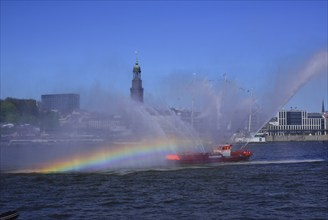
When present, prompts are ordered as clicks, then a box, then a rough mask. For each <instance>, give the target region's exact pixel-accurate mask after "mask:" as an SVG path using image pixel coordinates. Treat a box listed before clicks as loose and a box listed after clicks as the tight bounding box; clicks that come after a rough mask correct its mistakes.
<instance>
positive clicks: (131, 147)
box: [29, 140, 185, 173]
mask: <svg viewBox="0 0 328 220" xmlns="http://www.w3.org/2000/svg"><path fill="white" fill-rule="evenodd" d="M179 144H182V143H181V141H177V140H157V141H141V142H138V143H116V144H113V145H110V146H106V145H105V146H101V147H100V148H99V147H98V148H96V149H93V150H90V151H89V152H87V153H84V154H77V155H72V156H68V157H66V158H60V159H57V160H54V161H50V162H47V163H46V164H43V165H42V166H41V167H39V168H36V169H32V170H29V172H36V173H58V172H80V171H81V172H83V171H99V170H111V169H117V168H132V167H151V166H155V165H161V164H163V163H165V156H166V155H167V154H168V153H172V152H173V151H175V149H176V148H177V146H179ZM184 144H185V143H184ZM91 149H92V148H91Z"/></svg>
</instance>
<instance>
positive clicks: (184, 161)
mask: <svg viewBox="0 0 328 220" xmlns="http://www.w3.org/2000/svg"><path fill="white" fill-rule="evenodd" d="M252 155H253V153H252V152H251V151H249V150H245V149H243V147H241V148H240V149H238V150H236V151H232V145H228V144H226V145H218V146H216V147H215V148H214V150H213V151H212V152H203V153H199V152H188V153H178V154H169V155H167V156H166V159H167V160H168V161H170V162H173V163H175V164H178V165H193V164H211V163H225V162H241V161H247V160H249V158H250V157H251V156H252Z"/></svg>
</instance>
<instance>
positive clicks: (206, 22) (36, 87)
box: [1, 0, 328, 112]
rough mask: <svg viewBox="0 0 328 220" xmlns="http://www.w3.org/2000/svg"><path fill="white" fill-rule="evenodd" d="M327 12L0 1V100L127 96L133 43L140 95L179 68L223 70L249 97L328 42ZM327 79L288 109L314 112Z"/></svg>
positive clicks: (315, 7)
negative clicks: (90, 92) (90, 94)
mask: <svg viewBox="0 0 328 220" xmlns="http://www.w3.org/2000/svg"><path fill="white" fill-rule="evenodd" d="M327 20H328V16H327V1H272V2H271V1H264V2H261V1H232V2H228V1H227V2H225V1H167V2H166V1H159V2H157V1H156V2H155V1H3V0H2V1H1V98H6V97H17V98H34V99H37V100H40V96H41V94H48V93H82V94H84V93H85V91H88V90H90V89H91V90H92V89H94V88H98V89H99V88H100V90H101V91H106V92H109V93H120V94H122V95H124V96H129V89H130V86H131V79H132V68H133V65H134V62H135V54H134V51H136V50H137V51H138V52H139V63H140V65H141V70H142V79H143V85H144V88H145V93H146V94H152V95H153V96H154V97H159V96H160V95H161V91H160V88H162V87H163V85H162V83H163V82H165V81H167V79H168V78H173V77H174V76H176V75H179V74H187V75H189V74H190V76H192V74H193V73H196V74H197V75H199V76H204V77H207V78H208V79H209V80H216V79H220V78H222V75H223V74H224V73H225V72H226V73H227V76H228V78H230V79H233V80H236V81H237V83H238V84H239V85H240V86H241V87H244V88H249V89H252V90H253V91H254V94H255V95H256V94H260V93H262V92H264V91H265V89H266V87H267V83H268V82H270V80H272V78H274V77H275V75H276V74H277V75H278V74H279V72H281V71H282V70H285V69H297V68H298V65H301V64H302V62H304V60H306V59H307V58H308V57H310V56H311V55H312V54H314V53H316V52H317V51H327V50H328V49H327V38H328V34H327ZM327 77H328V76H327V73H324V74H321V75H319V76H317V77H315V78H314V79H313V80H311V81H310V82H309V83H308V84H306V85H305V87H303V88H302V89H301V90H300V91H298V92H297V94H296V95H295V96H294V98H293V99H292V100H291V101H290V102H289V103H288V104H287V105H286V106H285V107H286V108H289V107H290V106H293V107H298V108H299V109H304V110H308V111H317V112H318V111H320V110H321V101H322V99H325V101H326V102H327V100H328V97H327V96H328V95H327V92H328V89H327V84H328V79H327ZM81 99H83V96H82V97H81ZM81 102H82V103H83V100H81Z"/></svg>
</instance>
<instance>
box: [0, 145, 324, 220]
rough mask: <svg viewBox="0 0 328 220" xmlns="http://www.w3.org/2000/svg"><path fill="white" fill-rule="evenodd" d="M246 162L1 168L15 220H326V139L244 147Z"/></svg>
mask: <svg viewBox="0 0 328 220" xmlns="http://www.w3.org/2000/svg"><path fill="white" fill-rule="evenodd" d="M248 149H250V150H251V151H253V153H254V155H253V157H252V158H251V160H250V161H249V162H244V163H229V164H219V165H214V166H193V167H161V168H151V169H142V170H140V169H135V170H134V169H124V170H119V169H118V170H102V171H99V172H88V173H86V172H65V173H51V174H41V173H20V174H19V173H16V174H14V173H5V172H2V173H1V182H0V183H1V197H0V212H5V211H9V210H17V211H18V212H19V214H20V217H19V219H129V218H130V219H287V218H289V219H328V143H327V142H326V143H319V142H313V143H312V142H311V143H296V142H290V143H275V144H271V143H270V144H269V143H266V144H256V145H252V144H250V145H249V146H248Z"/></svg>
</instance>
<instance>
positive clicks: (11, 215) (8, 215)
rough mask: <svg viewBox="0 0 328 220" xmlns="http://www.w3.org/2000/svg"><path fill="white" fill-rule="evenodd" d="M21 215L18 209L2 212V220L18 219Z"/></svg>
mask: <svg viewBox="0 0 328 220" xmlns="http://www.w3.org/2000/svg"><path fill="white" fill-rule="evenodd" d="M18 216H19V214H18V212H17V211H8V212H4V213H2V214H0V220H12V219H17V218H18Z"/></svg>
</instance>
